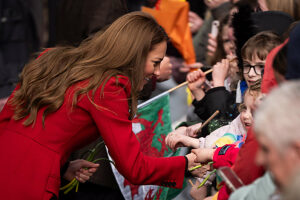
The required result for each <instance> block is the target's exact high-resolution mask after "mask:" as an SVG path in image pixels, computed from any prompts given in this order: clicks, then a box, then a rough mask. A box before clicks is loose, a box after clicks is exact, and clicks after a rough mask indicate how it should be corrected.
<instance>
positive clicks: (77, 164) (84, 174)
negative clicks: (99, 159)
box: [64, 159, 99, 183]
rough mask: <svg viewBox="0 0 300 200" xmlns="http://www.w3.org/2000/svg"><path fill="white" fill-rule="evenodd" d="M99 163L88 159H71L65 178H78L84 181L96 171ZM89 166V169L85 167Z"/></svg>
mask: <svg viewBox="0 0 300 200" xmlns="http://www.w3.org/2000/svg"><path fill="white" fill-rule="evenodd" d="M98 167H99V164H95V163H92V162H89V161H86V160H82V159H78V160H74V161H71V162H70V164H69V166H68V169H67V171H66V173H65V174H64V178H65V179H66V180H68V181H71V180H72V179H73V178H76V179H77V180H78V181H79V182H81V183H84V182H86V181H87V180H89V179H90V177H91V176H92V175H93V174H94V173H95V172H96V170H97V169H98ZM85 168H88V169H85Z"/></svg>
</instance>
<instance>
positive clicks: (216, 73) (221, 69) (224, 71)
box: [212, 59, 229, 87]
mask: <svg viewBox="0 0 300 200" xmlns="http://www.w3.org/2000/svg"><path fill="white" fill-rule="evenodd" d="M228 72H229V60H227V59H223V60H222V62H218V63H217V64H215V65H214V66H213V72H212V77H213V85H214V87H221V86H224V81H225V79H226V77H227V76H228Z"/></svg>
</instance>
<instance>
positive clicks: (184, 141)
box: [166, 133, 199, 151]
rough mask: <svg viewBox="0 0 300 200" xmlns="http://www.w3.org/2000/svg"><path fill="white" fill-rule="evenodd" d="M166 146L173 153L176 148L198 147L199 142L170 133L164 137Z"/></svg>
mask: <svg viewBox="0 0 300 200" xmlns="http://www.w3.org/2000/svg"><path fill="white" fill-rule="evenodd" d="M166 145H168V146H169V147H170V148H171V149H172V150H173V151H175V150H176V149H177V148H178V147H193V148H198V147H199V140H198V139H196V138H191V137H189V136H186V135H181V134H174V133H170V134H168V135H167V137H166Z"/></svg>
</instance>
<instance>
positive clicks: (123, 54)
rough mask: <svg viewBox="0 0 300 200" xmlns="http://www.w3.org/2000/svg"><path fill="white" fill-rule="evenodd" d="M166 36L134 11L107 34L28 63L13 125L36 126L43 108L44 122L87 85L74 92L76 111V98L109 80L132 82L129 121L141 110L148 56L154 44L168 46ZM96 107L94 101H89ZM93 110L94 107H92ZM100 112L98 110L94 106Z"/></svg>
mask: <svg viewBox="0 0 300 200" xmlns="http://www.w3.org/2000/svg"><path fill="white" fill-rule="evenodd" d="M167 39H168V38H167V35H166V33H165V31H164V30H163V29H162V28H161V27H160V26H159V25H158V24H157V22H156V21H155V20H154V18H153V17H151V16H150V15H149V14H146V13H143V12H132V13H129V14H126V15H124V16H122V17H120V18H119V19H117V20H116V21H115V22H114V23H113V24H112V25H111V26H109V27H108V28H107V29H106V30H105V31H104V32H98V33H96V34H95V35H94V36H93V37H91V38H88V39H86V40H85V41H83V42H82V43H81V45H80V46H79V47H77V48H76V47H56V48H53V49H51V50H49V51H48V52H46V53H45V54H44V55H42V56H40V57H39V58H38V59H35V60H32V61H31V62H30V63H28V64H27V65H26V66H25V67H24V69H23V71H22V73H21V75H20V81H19V85H20V89H18V90H17V91H16V92H15V93H14V96H13V98H12V99H11V100H10V101H9V103H10V104H11V105H12V106H13V108H14V116H13V118H14V119H15V120H20V119H23V118H25V117H26V116H28V118H27V119H26V120H25V121H24V123H23V124H24V125H26V126H28V125H30V124H32V125H34V123H35V122H36V117H37V113H38V111H39V109H41V108H44V107H45V111H44V112H43V119H42V121H43V124H44V120H45V117H46V116H47V115H48V114H50V113H53V112H55V111H56V110H58V109H59V108H60V106H61V105H62V104H63V102H64V98H65V92H66V90H67V89H68V88H69V87H70V86H72V85H74V84H76V83H79V82H82V81H84V80H88V82H87V83H88V84H86V86H85V87H83V88H82V87H81V88H79V87H78V88H76V89H75V93H74V96H73V100H72V106H76V104H77V101H78V96H79V95H81V94H87V93H88V92H89V91H93V93H92V94H93V96H94V94H95V92H96V90H97V88H99V87H100V86H101V84H103V85H102V88H101V94H102V93H103V88H104V87H103V86H104V85H105V84H106V82H107V81H108V80H109V79H110V78H111V77H117V76H118V75H124V76H127V77H128V78H129V80H130V82H131V97H130V99H129V100H128V102H129V108H130V118H131V119H132V117H133V116H134V114H135V112H136V109H137V95H138V91H139V88H140V87H141V85H142V84H143V79H144V68H145V64H146V58H147V56H148V53H149V52H150V51H151V50H152V49H153V48H154V46H155V45H157V44H159V43H161V42H163V41H167ZM89 99H90V101H91V102H92V103H93V104H94V101H93V99H94V97H92V98H89ZM94 105H95V104H94ZM95 106H96V107H98V106H97V105H95Z"/></svg>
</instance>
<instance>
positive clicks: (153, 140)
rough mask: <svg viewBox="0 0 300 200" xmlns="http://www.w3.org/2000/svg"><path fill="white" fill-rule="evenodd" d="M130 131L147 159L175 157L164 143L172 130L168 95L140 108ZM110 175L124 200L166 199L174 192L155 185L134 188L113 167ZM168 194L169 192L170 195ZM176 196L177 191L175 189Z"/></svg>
mask: <svg viewBox="0 0 300 200" xmlns="http://www.w3.org/2000/svg"><path fill="white" fill-rule="evenodd" d="M132 130H133V132H134V133H135V134H136V137H137V138H138V140H139V142H140V143H141V148H142V149H141V150H142V152H143V153H144V154H145V155H147V156H154V157H169V156H176V155H178V154H179V151H177V152H176V153H173V152H172V151H171V149H169V148H168V147H167V146H166V144H165V139H166V136H167V135H168V133H170V132H171V131H172V127H171V118H170V107H169V94H168V93H163V94H162V95H159V96H158V97H155V98H153V99H150V100H149V101H147V102H145V103H143V104H141V105H139V107H138V112H137V115H136V117H135V118H134V119H133V123H132ZM112 169H113V172H114V174H115V177H116V180H117V182H118V184H119V187H120V190H121V192H122V194H123V196H124V198H125V199H126V200H152V199H162V200H164V199H169V198H168V193H170V192H171V191H170V190H172V193H174V190H175V189H170V188H167V187H160V186H154V185H133V184H131V183H129V182H128V181H127V180H126V179H124V177H123V176H122V175H121V174H120V173H119V172H118V171H117V169H116V168H115V167H114V166H113V165H112ZM169 191H170V192H169ZM175 191H176V193H179V192H180V190H175Z"/></svg>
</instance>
